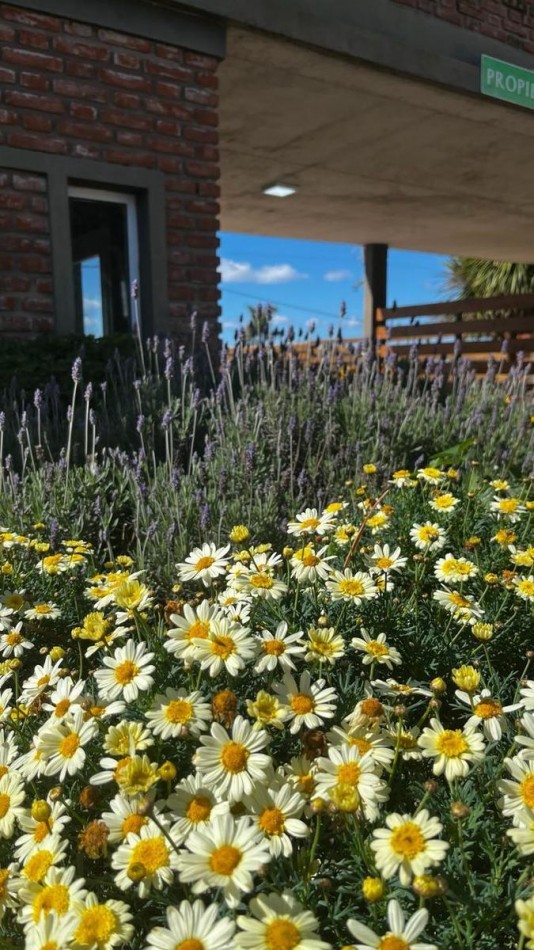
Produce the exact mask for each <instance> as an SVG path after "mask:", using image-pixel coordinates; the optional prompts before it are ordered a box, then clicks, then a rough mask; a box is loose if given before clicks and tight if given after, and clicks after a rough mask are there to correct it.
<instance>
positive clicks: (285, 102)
mask: <svg viewBox="0 0 534 950" xmlns="http://www.w3.org/2000/svg"><path fill="white" fill-rule="evenodd" d="M401 9H402V8H401ZM427 19H428V18H427ZM459 32H460V33H461V34H465V33H466V32H467V31H464V30H461V31H459ZM479 40H480V37H477V42H478V41H479ZM492 48H493V46H492V44H491V43H489V42H488V52H491V51H492ZM493 51H494V50H493ZM508 58H510V57H508ZM513 59H514V61H517V62H519V61H521V62H522V63H524V61H525V58H524V56H523V57H517V58H516V57H515V55H514V56H513ZM466 68H467V67H466ZM469 68H470V69H471V70H475V69H476V74H477V83H478V70H479V66H478V65H477V66H476V67H475V66H474V65H472V66H471V67H469ZM220 148H221V192H222V197H221V227H222V228H223V229H224V230H227V231H236V232H245V233H251V234H262V235H273V236H274V235H276V236H284V237H293V238H309V239H316V240H323V241H342V242H349V243H371V242H378V243H386V244H389V245H390V246H395V247H402V248H407V249H413V250H420V251H433V252H437V253H453V254H462V255H473V256H480V257H488V258H497V259H508V260H518V261H531V260H533V259H534V250H533V248H532V221H533V218H534V189H533V187H532V172H533V168H534V112H531V111H528V110H523V109H519V108H517V107H514V106H509V105H507V104H503V103H500V102H498V101H496V100H492V99H489V98H487V97H484V96H482V95H479V94H477V93H475V92H472V91H471V92H470V91H460V89H459V88H458V86H456V87H453V86H450V87H446V86H445V85H441V84H438V83H436V82H431V81H428V80H422V79H416V78H414V77H413V76H408V75H406V74H404V73H400V72H398V71H392V70H390V69H386V68H384V67H380V66H377V65H376V64H370V63H368V62H364V61H362V60H354V59H349V58H348V57H346V56H340V55H335V54H332V53H331V52H325V51H320V50H318V49H316V48H314V47H310V46H306V45H302V44H299V43H295V42H292V41H290V40H287V39H282V38H280V37H277V36H273V35H269V34H266V33H264V32H260V31H258V30H253V29H249V28H246V27H245V28H244V27H242V26H239V25H229V26H228V30H227V55H226V58H225V60H224V61H223V62H222V63H221V67H220ZM273 181H283V182H286V183H287V182H288V183H290V184H293V185H295V186H296V188H297V192H296V194H295V195H293V196H292V197H290V198H285V199H277V198H269V197H266V196H265V195H263V194H262V188H263V187H264V186H265V185H266V184H269V183H270V182H273Z"/></svg>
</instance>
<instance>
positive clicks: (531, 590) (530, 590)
mask: <svg viewBox="0 0 534 950" xmlns="http://www.w3.org/2000/svg"><path fill="white" fill-rule="evenodd" d="M517 589H518V590H520V591H521V593H522V594H525V595H526V596H527V597H534V581H519V583H518V585H517Z"/></svg>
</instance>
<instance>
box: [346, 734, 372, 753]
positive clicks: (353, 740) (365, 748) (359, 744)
mask: <svg viewBox="0 0 534 950" xmlns="http://www.w3.org/2000/svg"><path fill="white" fill-rule="evenodd" d="M349 745H351V746H354V748H356V749H357V750H358V752H359V753H360V755H365V753H366V752H369V749H372V748H373V744H372V743H371V742H369V741H368V740H367V739H361V738H359V737H358V738H357V737H356V736H350V737H349Z"/></svg>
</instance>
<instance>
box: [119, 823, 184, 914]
mask: <svg viewBox="0 0 534 950" xmlns="http://www.w3.org/2000/svg"><path fill="white" fill-rule="evenodd" d="M169 837H170V838H171V839H172V840H173V841H174V844H175V846H177V845H178V841H176V840H174V838H173V834H172V830H167V832H166V834H163V832H162V831H161V830H160V829H159V828H156V830H155V831H154V829H153V826H150V825H143V827H142V828H140V829H139V833H138V834H136V833H135V832H130V834H129V835H128V837H127V839H126V841H125V842H123V844H121V845H119V847H118V848H117V850H116V851H115V853H114V854H113V856H112V858H111V866H112V868H114V869H115V870H116V871H117V872H118V873H117V874H116V875H115V883H116V884H117V887H119V888H120V889H121V890H124V891H125V890H127V889H128V888H129V887H132V886H133V885H134V884H136V885H137V891H138V894H139V897H141V898H146V897H148V895H149V894H150V891H151V890H152V888H154V889H155V890H156V891H161V890H162V889H163V888H164V887H165V886H168V885H169V884H172V882H173V879H174V872H175V871H176V870H177V868H178V855H177V853H176V851H175V848H174V847H173V845H172V844H171V841H169Z"/></svg>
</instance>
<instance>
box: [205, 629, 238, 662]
mask: <svg viewBox="0 0 534 950" xmlns="http://www.w3.org/2000/svg"><path fill="white" fill-rule="evenodd" d="M211 652H212V653H214V654H215V656H220V658H221V660H227V659H228V657H229V656H231V654H232V653H235V652H236V649H235V643H234V641H233V640H232V638H231V637H224V636H222V634H221V635H219V636H217V637H213V640H212V641H211Z"/></svg>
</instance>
